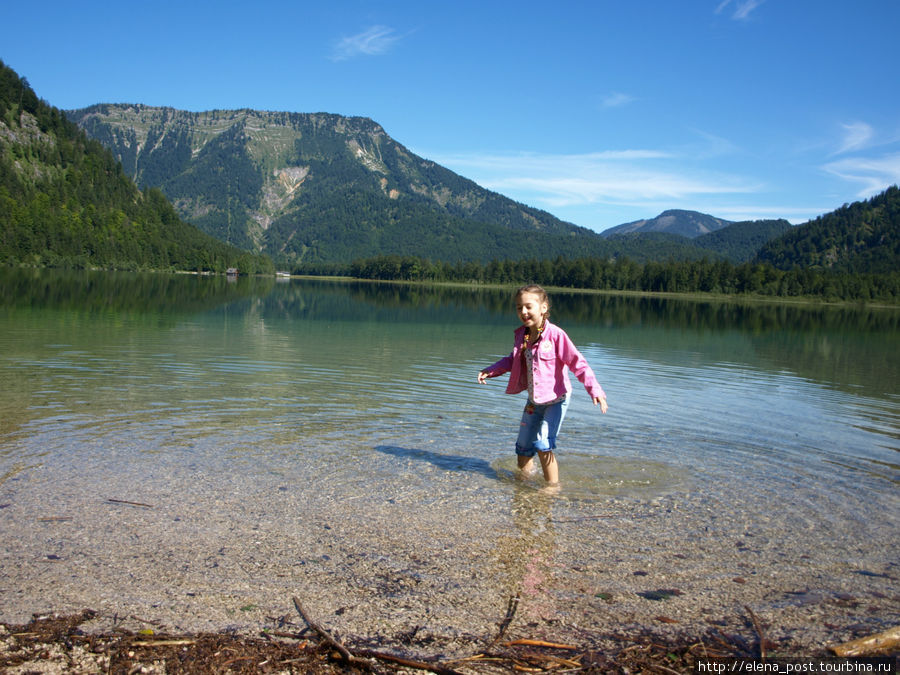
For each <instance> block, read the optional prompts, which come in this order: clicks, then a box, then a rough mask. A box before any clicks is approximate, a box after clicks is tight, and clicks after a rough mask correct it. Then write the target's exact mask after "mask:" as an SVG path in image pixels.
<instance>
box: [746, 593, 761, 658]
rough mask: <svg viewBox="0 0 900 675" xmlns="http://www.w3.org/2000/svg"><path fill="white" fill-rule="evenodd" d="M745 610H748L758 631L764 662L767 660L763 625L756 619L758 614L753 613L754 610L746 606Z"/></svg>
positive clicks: (757, 635)
mask: <svg viewBox="0 0 900 675" xmlns="http://www.w3.org/2000/svg"><path fill="white" fill-rule="evenodd" d="M744 609H746V610H747V614H749V615H750V621H751V622H752V623H753V630H755V631H756V637H757V638H758V639H759V657H760V658H761V659H763V660H765V658H766V634H765V633H764V632H763V629H762V624H760V622H759V619H757V618H756V614H754V613H753V610H752V609H750V608H749V607H747V605H744Z"/></svg>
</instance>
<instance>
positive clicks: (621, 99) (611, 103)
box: [602, 91, 634, 108]
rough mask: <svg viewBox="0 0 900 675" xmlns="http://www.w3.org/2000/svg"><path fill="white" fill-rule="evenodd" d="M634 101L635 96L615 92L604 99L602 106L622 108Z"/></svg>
mask: <svg viewBox="0 0 900 675" xmlns="http://www.w3.org/2000/svg"><path fill="white" fill-rule="evenodd" d="M632 101H634V96H631V95H629V94H623V93H621V92H618V91H614V92H610V93H609V94H607V95H606V96H604V97H603V101H602V105H603V107H604V108H621V107H622V106H623V105H628V104H629V103H631V102H632Z"/></svg>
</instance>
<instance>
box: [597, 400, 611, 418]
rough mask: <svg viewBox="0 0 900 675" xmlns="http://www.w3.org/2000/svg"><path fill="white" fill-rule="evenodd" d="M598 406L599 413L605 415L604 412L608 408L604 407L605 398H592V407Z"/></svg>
mask: <svg viewBox="0 0 900 675" xmlns="http://www.w3.org/2000/svg"><path fill="white" fill-rule="evenodd" d="M598 404H599V405H600V412H601V413H603V414H604V415H605V414H606V411H607V410H609V406H608V405H606V398H605V397H603V396H595V397H594V405H598Z"/></svg>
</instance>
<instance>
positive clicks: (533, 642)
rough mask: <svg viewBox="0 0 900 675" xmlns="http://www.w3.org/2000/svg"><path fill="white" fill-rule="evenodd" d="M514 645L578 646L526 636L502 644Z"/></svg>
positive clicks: (563, 647)
mask: <svg viewBox="0 0 900 675" xmlns="http://www.w3.org/2000/svg"><path fill="white" fill-rule="evenodd" d="M515 645H528V646H529V647H553V648H554V649H572V650H575V649H578V647H576V646H575V645H561V644H559V643H558V642H545V641H544V640H529V639H526V638H523V639H521V640H513V641H512V642H507V643H505V644H504V645H503V646H504V647H513V646H515Z"/></svg>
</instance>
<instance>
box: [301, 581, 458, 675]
mask: <svg viewBox="0 0 900 675" xmlns="http://www.w3.org/2000/svg"><path fill="white" fill-rule="evenodd" d="M292 600H293V601H294V607H295V608H296V609H297V612H298V613H299V614H300V616H302V617H303V620H304V621H305V622H306V624H307V625H308V626H309V627H310V628H312V629H313V630H314V631H315V632H316V633H318V634H319V635H320V636H321V637H322V639H323V640H325V642H327V643H328V644H329V645H331V646H332V647H334V648H335V649H337V650H338V652H340V655H341V657H342V658H343V659H344V661H345V662H347V663H352V664H353V665H355V666H359V667H361V668H365V669H366V670H371V669H372V664H371V663H369V661H367V659H378V660H380V661H388V662H390V663H396V664H398V665H401V666H406V667H407V668H418V669H419V670H430V671H431V672H433V673H438V675H460V674H459V673H458V672H457V671H455V670H453V669H451V668H447V667H445V666H442V665H440V664H437V663H426V662H424V661H416V660H414V659H408V658H405V657H402V656H394V655H393V654H385V653H384V652H376V651H373V650H371V649H364V650H357V652H356V653H354V652H351V651H350V650H349V649H348V648H347V647H345V646H344V645H343V644H342V643H341V642H339V641H338V640H336V639H335V638H334V637H333V636H332V635H331V633H329V632H328V631H327V630H325V629H324V628H322V626H320V625H319V624H317V623H316V622H315V621H313V620H312V619H311V618H310V617H309V615H308V614H307V613H306V611H305V610H304V609H303V605H301V604H300V600H298V599H297V598H296V597H294V598H292Z"/></svg>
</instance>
